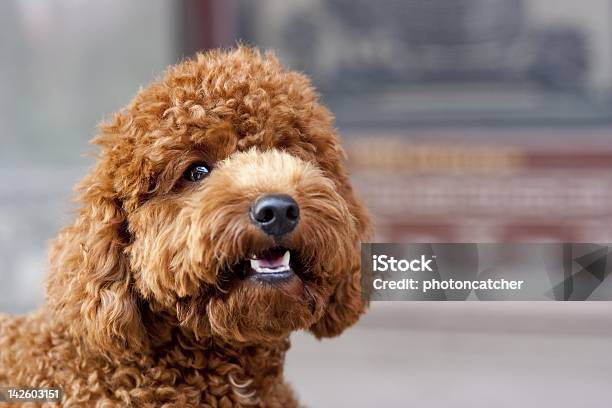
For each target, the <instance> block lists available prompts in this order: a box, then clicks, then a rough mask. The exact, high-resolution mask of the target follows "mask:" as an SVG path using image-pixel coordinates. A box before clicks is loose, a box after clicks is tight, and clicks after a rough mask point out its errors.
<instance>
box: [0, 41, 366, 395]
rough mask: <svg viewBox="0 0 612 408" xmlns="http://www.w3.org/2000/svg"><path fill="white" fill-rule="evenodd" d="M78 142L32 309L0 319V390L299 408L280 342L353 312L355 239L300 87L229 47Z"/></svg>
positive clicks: (326, 147) (324, 125)
mask: <svg viewBox="0 0 612 408" xmlns="http://www.w3.org/2000/svg"><path fill="white" fill-rule="evenodd" d="M93 143H94V144H95V145H97V146H98V153H97V156H96V164H95V165H94V167H93V169H92V170H91V171H90V172H89V173H88V174H87V175H86V176H85V177H84V179H83V180H82V182H81V183H80V184H79V186H78V187H77V200H78V202H79V207H78V209H77V210H76V214H75V221H74V223H73V224H72V225H71V226H69V227H67V228H65V229H63V230H62V231H61V232H60V233H59V236H58V237H57V238H56V239H55V241H54V242H53V244H52V246H51V250H50V255H49V259H50V261H49V263H50V266H49V272H48V276H47V281H46V299H45V303H44V306H42V307H41V308H40V309H39V310H38V311H36V312H34V313H32V314H29V315H25V316H18V317H13V316H6V315H2V316H0V386H10V387H29V388H32V387H35V388H41V387H59V388H61V389H62V391H63V397H62V399H61V405H62V406H66V407H72V406H75V407H76V406H100V407H106V406H135V407H136V406H137V407H148V406H151V407H154V406H155V407H157V406H164V407H174V406H176V407H196V406H208V407H229V406H248V405H255V406H266V407H291V406H297V404H298V402H297V399H296V397H295V395H294V393H293V391H292V390H291V388H290V387H289V386H288V384H286V383H285V382H284V379H283V362H284V357H285V353H286V352H287V350H288V348H289V335H290V333H291V332H293V331H296V330H307V331H310V332H311V333H313V334H314V335H315V336H316V337H317V338H323V337H332V336H336V335H339V334H340V333H341V332H342V331H343V330H344V329H346V328H347V327H349V326H351V325H352V324H354V323H355V322H356V321H357V320H358V318H359V316H360V315H361V314H362V313H363V312H364V309H365V308H366V307H367V304H366V302H365V301H364V300H362V295H361V282H360V243H361V242H362V241H363V240H365V239H367V237H368V236H369V234H370V231H371V224H370V221H369V217H368V214H367V210H366V209H365V207H364V205H363V204H362V202H361V201H360V200H359V199H358V198H357V197H356V195H355V193H354V191H353V189H352V187H351V184H350V182H349V178H348V175H347V171H346V169H345V164H344V161H345V153H344V151H343V149H342V147H341V145H340V141H339V137H338V135H337V131H336V130H335V128H334V119H333V116H332V114H331V113H330V112H329V111H328V110H327V109H326V108H325V107H323V106H322V105H321V103H320V102H319V100H318V94H317V93H316V91H315V90H314V88H313V86H312V85H311V83H310V81H309V79H307V78H306V77H305V76H304V75H302V74H300V73H296V72H293V71H289V70H286V69H284V68H283V66H282V65H281V64H280V62H279V61H278V59H277V58H276V57H275V56H274V55H273V54H272V53H269V52H268V53H263V52H261V51H259V50H257V49H252V48H248V47H245V46H239V47H237V48H235V49H231V50H214V51H209V52H206V53H199V54H197V56H196V57H195V58H194V59H189V60H185V61H183V62H181V63H179V64H177V65H175V66H171V67H170V68H168V70H167V71H166V73H165V74H164V75H163V77H162V78H161V79H160V80H158V81H157V82H154V83H152V84H151V85H149V86H148V87H147V88H145V89H143V90H141V91H140V92H139V93H138V94H137V95H136V97H135V98H134V99H133V101H132V102H131V103H130V104H129V105H127V106H126V107H124V108H123V109H121V110H120V111H119V112H118V113H116V114H115V115H114V116H113V117H112V118H110V119H109V120H108V121H107V122H106V123H104V124H102V125H100V130H99V133H98V135H97V136H96V137H95V138H94V140H93ZM322 377H324V374H322Z"/></svg>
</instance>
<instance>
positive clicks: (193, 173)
mask: <svg viewBox="0 0 612 408" xmlns="http://www.w3.org/2000/svg"><path fill="white" fill-rule="evenodd" d="M208 173H210V169H209V168H208V166H207V165H206V163H202V162H196V163H193V164H192V165H191V166H189V167H188V168H187V170H185V173H183V177H184V178H185V179H186V180H189V181H191V182H193V183H197V182H198V181H202V180H203V179H204V177H206V176H208Z"/></svg>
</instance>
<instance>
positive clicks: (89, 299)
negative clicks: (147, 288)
mask: <svg viewBox="0 0 612 408" xmlns="http://www.w3.org/2000/svg"><path fill="white" fill-rule="evenodd" d="M105 165H109V163H104V162H101V163H99V165H98V167H97V168H96V169H94V171H93V172H92V173H90V174H89V175H88V176H87V177H86V178H85V180H84V181H83V182H82V183H81V188H80V191H81V194H80V202H81V207H80V209H79V210H78V214H77V219H76V221H75V223H74V224H73V225H72V226H71V227H68V228H66V229H64V230H63V231H62V232H61V233H60V235H59V237H58V238H57V240H56V241H55V242H54V244H53V246H52V249H51V253H50V263H51V265H50V266H51V268H50V274H49V277H48V281H47V304H48V305H49V307H50V308H51V309H52V311H53V312H54V314H53V318H55V319H58V320H59V321H60V322H61V323H63V324H65V325H67V326H68V329H69V330H71V332H72V333H73V335H75V336H77V337H78V338H82V339H85V340H86V341H88V343H89V345H90V346H92V347H94V348H96V349H98V350H100V351H102V352H116V351H118V350H119V351H120V352H125V350H127V349H138V348H140V349H142V348H143V347H145V346H146V344H145V343H146V342H145V331H144V328H143V325H142V323H141V318H140V311H139V304H138V297H137V296H135V295H134V293H133V285H132V280H131V279H132V277H131V274H130V271H129V263H128V260H127V259H126V256H125V254H124V249H125V247H126V245H127V244H128V242H129V235H128V231H127V226H126V218H125V215H124V212H123V210H122V208H121V204H120V202H119V200H118V199H117V197H116V195H115V194H114V192H113V187H112V181H111V177H110V176H109V175H108V174H106V173H107V172H106V170H107V169H105V168H104V166H105Z"/></svg>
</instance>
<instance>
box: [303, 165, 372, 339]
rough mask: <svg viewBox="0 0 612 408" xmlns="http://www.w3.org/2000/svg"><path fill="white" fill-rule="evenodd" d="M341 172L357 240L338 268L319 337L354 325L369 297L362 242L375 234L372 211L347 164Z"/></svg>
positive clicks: (319, 324) (340, 188)
mask: <svg viewBox="0 0 612 408" xmlns="http://www.w3.org/2000/svg"><path fill="white" fill-rule="evenodd" d="M335 171H336V174H337V175H338V179H339V183H338V192H339V193H340V194H341V195H342V197H343V198H344V200H345V201H346V203H347V206H348V208H349V211H350V213H351V214H352V216H353V221H354V223H355V230H356V233H355V242H353V243H347V245H351V244H352V246H351V247H350V248H349V249H348V255H347V256H345V257H343V258H344V259H342V260H340V262H339V265H338V268H340V269H341V270H343V271H344V272H343V273H342V274H341V279H340V280H339V281H338V283H337V284H336V285H335V287H334V290H333V292H332V295H331V297H330V298H329V300H328V302H327V306H326V308H325V311H324V313H323V317H322V318H321V319H319V321H318V322H317V323H315V324H314V325H313V326H312V327H311V328H310V330H311V331H312V333H313V334H314V335H315V336H316V337H317V338H321V337H334V336H337V335H339V334H340V333H342V332H343V331H344V330H345V329H346V328H348V327H350V326H352V325H353V324H354V323H355V322H357V320H358V319H359V316H360V315H361V314H362V313H363V312H364V311H365V309H366V308H367V306H368V305H367V301H366V300H364V298H363V297H362V290H361V242H365V241H367V240H369V239H370V237H371V236H372V224H371V222H370V217H369V215H368V211H367V210H366V208H365V207H364V205H363V203H362V202H361V200H359V199H358V198H357V197H356V195H355V193H354V192H353V189H352V187H351V184H350V182H349V180H348V176H347V175H346V173H345V171H344V168H342V167H339V168H336V170H335Z"/></svg>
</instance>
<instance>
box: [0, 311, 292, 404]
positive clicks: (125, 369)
mask: <svg viewBox="0 0 612 408" xmlns="http://www.w3.org/2000/svg"><path fill="white" fill-rule="evenodd" d="M44 316H45V315H44V314H41V313H38V314H35V315H30V316H27V317H19V318H6V317H2V316H0V350H1V351H0V386H16V387H56V386H60V387H62V388H63V390H64V393H65V399H64V401H63V406H66V407H70V406H138V407H146V406H165V407H173V406H177V407H179V406H180V407H199V406H210V407H230V406H242V405H244V406H269V407H276V406H278V407H287V406H289V407H291V406H296V405H297V402H296V400H295V398H294V396H293V392H292V391H291V389H290V388H289V386H287V385H286V384H285V383H284V382H283V364H284V357H285V353H286V351H287V349H288V348H289V341H288V340H281V341H278V342H276V343H272V344H267V345H257V346H255V345H252V346H230V345H227V344H221V343H215V342H214V341H212V340H208V341H205V342H202V344H200V343H198V342H196V341H195V340H194V339H189V338H188V337H184V336H181V335H180V334H177V335H175V336H173V337H174V338H173V341H172V342H171V343H169V344H166V345H165V346H164V347H163V348H158V349H157V350H156V351H152V352H150V353H146V354H144V355H140V356H134V355H127V354H126V355H123V356H109V357H102V356H95V355H93V354H92V353H90V352H88V351H87V349H86V347H85V346H83V345H81V344H80V342H79V341H78V340H77V339H71V338H69V337H68V336H67V335H66V334H65V331H64V330H62V329H61V328H59V327H57V326H56V325H54V324H52V323H51V322H45V321H44V320H43V319H44Z"/></svg>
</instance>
